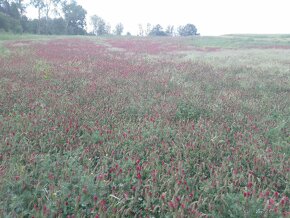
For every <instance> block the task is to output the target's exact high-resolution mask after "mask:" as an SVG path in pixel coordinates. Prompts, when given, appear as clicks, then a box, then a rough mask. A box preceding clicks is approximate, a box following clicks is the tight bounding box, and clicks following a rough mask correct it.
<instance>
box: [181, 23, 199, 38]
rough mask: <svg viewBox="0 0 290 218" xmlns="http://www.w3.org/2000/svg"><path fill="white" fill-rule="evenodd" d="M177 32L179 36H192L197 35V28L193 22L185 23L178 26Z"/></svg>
mask: <svg viewBox="0 0 290 218" xmlns="http://www.w3.org/2000/svg"><path fill="white" fill-rule="evenodd" d="M178 33H179V35H180V36H194V35H197V29H196V27H195V26H194V25H193V24H186V25H185V26H180V27H179V28H178Z"/></svg>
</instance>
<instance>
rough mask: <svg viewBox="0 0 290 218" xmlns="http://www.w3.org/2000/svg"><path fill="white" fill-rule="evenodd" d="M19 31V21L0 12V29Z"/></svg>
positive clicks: (20, 29) (20, 28)
mask: <svg viewBox="0 0 290 218" xmlns="http://www.w3.org/2000/svg"><path fill="white" fill-rule="evenodd" d="M1 30H2V31H3V30H4V31H6V32H13V33H21V32H22V27H21V24H20V21H19V20H17V19H15V18H13V17H10V16H8V15H6V14H4V13H2V12H0V31H1Z"/></svg>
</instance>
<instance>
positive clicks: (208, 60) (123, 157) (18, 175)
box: [0, 35, 290, 218]
mask: <svg viewBox="0 0 290 218" xmlns="http://www.w3.org/2000/svg"><path fill="white" fill-rule="evenodd" d="M289 175H290V36H289V35H288V36H287V35H280V36H279V35H276V36H275V35H273V36H271V35H268V36H266V35H227V36H222V37H193V38H192V37H191V38H187V37H184V38H181V37H171V38H169V37H164V38H162V37H160V38H159V37H146V38H145V37H144V38H143V37H103V38H102V37H40V36H39V37H32V36H27V37H24V38H20V37H19V38H15V39H13V40H8V39H7V38H1V37H0V217H30V218H31V217H35V218H36V217H67V218H72V217H275V218H276V217H289V215H290V206H289V197H290V187H289V185H290V183H289Z"/></svg>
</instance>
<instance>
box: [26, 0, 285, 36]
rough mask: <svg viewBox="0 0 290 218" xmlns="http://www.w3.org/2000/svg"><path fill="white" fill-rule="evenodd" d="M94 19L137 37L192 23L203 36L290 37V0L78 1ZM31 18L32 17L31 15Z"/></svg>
mask: <svg viewBox="0 0 290 218" xmlns="http://www.w3.org/2000/svg"><path fill="white" fill-rule="evenodd" d="M77 2H78V3H79V4H80V5H82V6H83V7H84V8H85V9H86V10H87V12H88V16H87V17H88V22H87V23H88V24H89V23H90V22H89V17H90V16H91V15H94V14H96V15H98V16H100V17H102V18H103V19H104V20H105V21H107V22H108V23H110V25H111V26H112V29H113V28H114V26H115V25H116V24H117V23H118V22H121V23H123V25H124V27H125V30H124V32H127V31H129V32H131V33H132V34H134V35H135V34H137V32H138V24H142V25H143V26H144V28H145V26H146V24H147V23H151V24H152V25H156V24H161V25H162V26H163V27H164V28H165V27H166V26H167V25H169V24H170V25H174V26H175V27H177V26H179V25H185V24H187V23H193V24H194V25H195V26H196V27H197V29H198V32H199V33H201V35H222V34H229V33H257V34H258V33H269V34H275V33H290V12H289V9H290V0H119V1H118V0H78V1H77ZM28 16H29V14H28Z"/></svg>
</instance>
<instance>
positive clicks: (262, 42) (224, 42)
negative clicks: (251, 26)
mask: <svg viewBox="0 0 290 218" xmlns="http://www.w3.org/2000/svg"><path fill="white" fill-rule="evenodd" d="M192 45H194V46H197V47H217V48H259V47H275V46H288V47H289V46H290V35H225V36H218V37H216V36H206V37H194V38H193V39H192Z"/></svg>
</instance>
